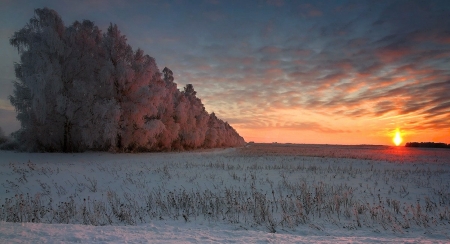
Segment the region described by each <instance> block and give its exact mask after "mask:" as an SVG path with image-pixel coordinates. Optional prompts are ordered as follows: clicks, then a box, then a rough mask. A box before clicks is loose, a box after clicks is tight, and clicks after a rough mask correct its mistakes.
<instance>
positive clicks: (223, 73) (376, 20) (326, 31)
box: [0, 0, 450, 145]
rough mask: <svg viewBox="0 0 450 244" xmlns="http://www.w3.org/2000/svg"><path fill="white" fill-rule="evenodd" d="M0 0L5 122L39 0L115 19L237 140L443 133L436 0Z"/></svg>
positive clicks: (103, 21)
mask: <svg viewBox="0 0 450 244" xmlns="http://www.w3.org/2000/svg"><path fill="white" fill-rule="evenodd" d="M0 1H1V4H0V57H1V58H0V127H1V128H2V129H3V130H4V131H5V133H7V134H8V133H10V132H12V131H15V130H17V129H18V128H19V126H20V125H19V123H18V122H17V121H16V119H15V111H14V108H13V107H12V106H11V105H10V103H9V100H8V96H9V95H10V94H12V91H13V86H12V81H13V80H14V79H15V74H14V68H13V64H14V62H18V61H19V56H18V53H17V50H16V49H14V48H13V47H12V46H11V45H10V44H9V38H10V37H11V36H12V35H13V33H14V32H15V31H18V30H19V29H21V28H22V27H24V26H25V24H26V23H27V22H28V20H29V19H30V18H31V17H33V16H34V12H33V11H34V9H36V8H43V7H48V8H51V9H54V10H55V11H57V12H58V13H59V15H60V16H61V17H62V19H63V21H64V23H65V25H66V26H68V25H70V24H72V23H73V22H74V21H76V20H78V21H81V20H84V19H88V20H91V21H94V23H95V24H96V25H98V26H99V27H100V28H101V29H102V30H103V31H106V29H107V27H108V25H109V24H110V23H114V24H117V25H118V27H119V29H120V30H121V32H122V34H125V35H126V36H127V39H128V43H129V44H130V45H131V46H132V47H133V49H134V50H136V49H137V48H141V49H143V50H144V52H145V53H146V54H149V55H150V56H152V57H154V58H155V59H156V62H157V64H158V67H159V69H160V70H162V69H163V68H164V67H168V68H170V69H171V70H172V71H173V73H174V77H175V82H176V83H177V84H178V88H179V89H182V88H183V87H184V86H185V85H186V84H193V86H194V88H195V90H196V91H197V96H198V97H199V98H200V99H201V100H202V102H203V104H204V105H205V108H206V110H207V111H208V112H209V113H211V112H214V113H216V115H217V117H219V118H221V119H222V120H225V121H228V122H229V123H230V125H232V126H233V127H234V128H235V129H236V130H237V131H238V133H239V134H240V135H241V136H243V137H244V138H245V140H246V141H247V142H248V141H255V142H280V143H284V142H290V143H319V144H382V145H392V144H393V142H392V138H393V137H394V134H395V132H396V130H399V131H400V133H401V135H402V137H403V142H407V141H434V142H445V143H450V67H449V64H450V18H448V16H449V15H450V2H449V1H446V0H443V1H433V0H431V1H413V0H405V1H364V0H355V1H337V0H336V1H301V0H296V1H287V0H255V1H233V0H198V1H190V0H165V1H159V0H155V1H151V0H149V1H143V0H142V1H133V0H112V1H107V0H91V1H84V0H79V1H69V0H34V1H22V0H0Z"/></svg>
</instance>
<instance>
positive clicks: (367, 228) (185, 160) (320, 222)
mask: <svg viewBox="0 0 450 244" xmlns="http://www.w3.org/2000/svg"><path fill="white" fill-rule="evenodd" d="M242 150H243V149H226V150H209V151H203V152H194V153H156V154H109V153H83V154H38V153H36V154H34V153H31V154H30V153H14V152H5V151H0V156H1V158H2V161H0V179H1V180H0V181H1V186H0V202H1V204H2V207H1V213H0V221H1V225H0V238H1V239H3V238H6V239H9V240H15V238H18V237H19V236H20V235H22V234H24V232H20V231H19V232H17V231H15V230H16V229H17V230H25V229H26V230H33V229H34V230H36V229H39V231H44V230H42V229H48V230H49V232H48V233H47V234H48V235H47V237H45V238H49V239H45V238H44V237H43V236H42V235H40V234H39V233H37V234H36V235H32V234H30V236H29V238H28V240H34V239H33V238H38V237H39V236H40V237H39V238H44V239H42V240H50V239H52V237H54V238H57V239H58V240H67V241H77V240H79V241H83V242H84V241H86V240H91V239H92V238H93V237H96V238H106V239H104V240H103V241H108V242H109V241H110V240H114V238H115V237H114V236H115V233H118V230H119V229H120V230H121V231H123V233H125V232H127V233H128V232H136V233H139V232H140V231H144V230H145V232H146V233H147V234H144V233H141V234H136V235H135V236H136V238H137V236H141V237H142V238H143V239H142V240H148V239H149V238H151V239H152V240H155V241H156V240H159V241H180V240H185V241H187V242H196V241H197V242H202V239H198V238H200V237H202V236H203V237H204V238H210V239H208V240H206V239H205V241H208V242H209V241H210V242H223V241H226V240H230V241H232V240H236V241H238V242H240V240H244V239H245V238H256V239H249V241H250V242H252V241H251V240H253V241H264V242H279V241H281V242H291V241H296V240H297V241H300V242H303V241H308V240H310V241H313V240H316V241H327V240H328V241H331V240H333V238H334V239H335V240H340V241H357V242H359V241H369V242H371V241H374V242H376V241H380V240H382V238H388V239H389V238H403V239H398V240H403V242H405V241H406V242H408V241H414V240H415V241H418V240H420V241H421V242H424V241H427V240H428V241H443V242H445V241H449V236H450V231H449V229H450V228H449V226H450V209H449V206H450V190H449V189H450V166H449V164H426V163H420V162H410V163H403V164H398V163H392V162H387V161H384V162H381V161H373V160H362V159H355V158H353V159H346V158H328V157H305V156H298V155H285V156H283V155H264V154H262V153H254V154H249V153H245V154H244V153H242ZM14 222H16V223H17V222H18V223H23V222H34V223H27V224H14ZM48 224H50V225H48ZM60 224H66V225H60ZM67 224H69V225H67ZM94 226H97V227H94ZM125 226H126V227H125ZM152 226H153V227H152ZM175 228H178V230H175ZM80 229H85V230H86V235H84V236H83V235H82V234H79V235H81V237H79V239H77V238H75V237H74V239H64V238H66V237H67V238H68V237H69V236H71V235H72V234H70V233H72V231H76V232H82V233H83V231H80ZM100 230H102V232H99V231H100ZM52 231H53V232H57V233H59V234H57V233H54V234H51V233H53V232H52ZM183 231H185V232H189V231H191V232H192V233H193V234H192V235H191V236H190V235H189V234H183V235H184V237H185V238H186V239H183V236H176V234H177V233H178V232H179V233H183ZM227 231H233V233H238V234H237V237H236V238H235V237H231V236H228V237H227V236H226V234H225V233H227ZM236 231H238V232H236ZM44 232H45V231H44ZM94 232H95V233H97V234H94ZM11 233H12V234H11ZM21 233H22V234H21ZM63 233H66V234H63ZM88 233H90V234H88ZM101 233H104V234H101ZM106 233H109V234H106ZM152 233H153V235H160V234H162V233H165V234H164V235H167V236H166V237H160V239H153V238H154V237H152ZM158 233H159V234H158ZM170 233H172V234H170ZM195 233H197V234H195ZM194 234H195V236H194ZM133 235H134V234H133ZM174 235H175V236H176V237H173V236H174ZM170 236H172V237H173V239H170V238H169V237H170ZM189 236H190V237H192V238H193V239H189ZM239 236H240V237H241V239H239ZM172 237H171V238H172ZM263 237H264V238H266V239H264V238H263ZM61 238H62V239H61ZM108 238H111V239H108ZM164 238H169V239H164ZM214 238H215V239H214ZM261 238H262V239H261ZM270 238H272V239H270ZM273 238H275V239H273ZM295 238H297V239H295ZM308 238H309V239H308ZM314 238H316V239H314ZM352 238H355V239H352ZM365 238H367V239H365ZM380 238H381V239H380ZM25 239H27V238H26V237H25ZM99 240H100V241H101V240H102V239H97V241H94V242H99ZM117 240H120V239H117ZM385 240H387V239H385ZM132 241H133V242H139V240H138V239H133V240H132Z"/></svg>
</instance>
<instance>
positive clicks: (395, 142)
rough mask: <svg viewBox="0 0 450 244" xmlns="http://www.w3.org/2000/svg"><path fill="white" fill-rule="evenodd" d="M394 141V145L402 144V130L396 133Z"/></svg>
mask: <svg viewBox="0 0 450 244" xmlns="http://www.w3.org/2000/svg"><path fill="white" fill-rule="evenodd" d="M392 141H393V142H394V144H395V145H396V146H398V145H400V143H402V141H403V139H402V137H401V135H400V130H399V129H397V131H396V132H395V137H394V138H393V139H392Z"/></svg>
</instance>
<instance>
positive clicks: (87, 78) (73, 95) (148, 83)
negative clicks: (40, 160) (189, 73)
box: [10, 8, 244, 152]
mask: <svg viewBox="0 0 450 244" xmlns="http://www.w3.org/2000/svg"><path fill="white" fill-rule="evenodd" d="M10 43H11V45H13V46H15V47H16V48H17V49H18V52H19V54H20V63H17V64H15V69H16V77H17V81H15V82H14V88H15V89H14V93H13V94H12V95H11V96H10V101H11V103H12V104H13V105H14V106H15V108H16V111H17V118H18V119H19V121H20V122H21V129H20V130H19V131H18V132H16V133H15V136H16V137H17V138H18V139H19V141H20V142H21V143H22V145H24V146H25V147H26V148H28V149H29V150H40V151H64V152H69V151H83V150H86V149H91V150H92V149H93V150H113V151H142V150H144V151H149V150H180V149H181V150H183V149H195V148H199V147H215V146H236V145H241V144H242V143H243V142H244V140H243V138H242V137H240V136H239V134H237V132H236V131H234V130H233V129H232V128H231V126H229V125H228V124H227V123H224V122H223V121H221V120H219V119H217V117H215V115H211V116H210V115H209V114H208V113H207V112H206V110H205V107H204V106H203V104H202V102H201V100H200V99H199V98H197V96H196V94H197V92H196V91H195V90H194V87H193V86H192V85H191V84H188V85H187V86H186V87H185V88H184V90H183V91H182V92H181V91H179V90H178V89H177V85H176V83H174V76H173V72H172V71H171V70H170V69H169V68H165V69H164V70H163V73H162V74H161V73H160V72H159V70H158V67H157V65H156V62H155V60H154V59H153V58H152V57H150V56H149V55H146V54H144V52H143V51H142V50H141V49H137V50H136V51H133V49H132V48H131V46H130V45H128V44H127V38H126V37H125V35H122V34H121V32H120V30H119V29H118V27H117V25H113V24H111V25H110V26H109V28H108V29H107V31H106V32H105V33H104V34H102V32H101V31H100V30H99V28H98V27H97V26H95V24H94V23H93V22H91V21H88V20H84V21H83V22H78V21H76V22H74V23H73V24H72V25H70V26H68V27H65V26H64V23H63V22H62V20H61V18H60V16H59V15H58V14H57V13H56V12H55V11H53V10H50V9H47V8H44V9H36V10H35V16H34V17H33V18H32V19H30V21H29V23H28V24H27V25H26V26H25V27H24V28H22V29H21V30H19V31H18V32H16V33H14V35H13V36H12V37H11V39H10ZM162 76H163V77H162ZM212 127H214V128H212Z"/></svg>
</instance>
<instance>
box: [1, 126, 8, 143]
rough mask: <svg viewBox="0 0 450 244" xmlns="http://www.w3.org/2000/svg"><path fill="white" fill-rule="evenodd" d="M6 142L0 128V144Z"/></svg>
mask: <svg viewBox="0 0 450 244" xmlns="http://www.w3.org/2000/svg"><path fill="white" fill-rule="evenodd" d="M6 141H7V138H6V136H5V133H4V132H3V129H2V127H0V144H3V143H5V142H6Z"/></svg>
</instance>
